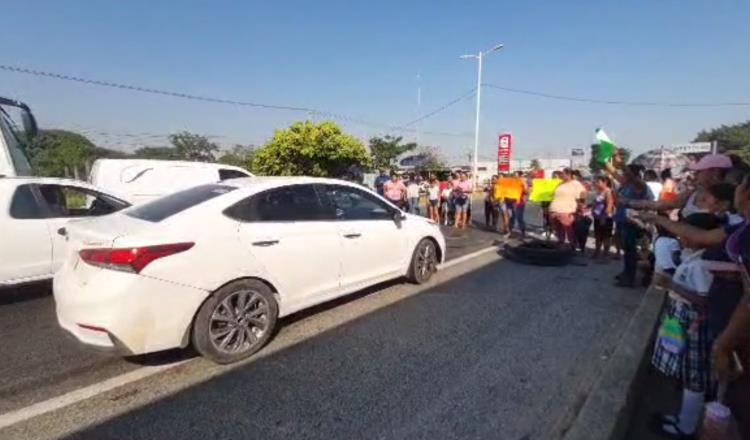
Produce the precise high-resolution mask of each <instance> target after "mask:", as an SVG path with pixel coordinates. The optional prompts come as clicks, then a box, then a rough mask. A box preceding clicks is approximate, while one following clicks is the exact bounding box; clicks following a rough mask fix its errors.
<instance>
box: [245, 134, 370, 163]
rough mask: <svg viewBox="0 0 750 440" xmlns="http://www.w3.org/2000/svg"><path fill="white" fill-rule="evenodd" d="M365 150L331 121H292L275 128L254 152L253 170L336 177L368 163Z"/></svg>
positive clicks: (357, 141)
mask: <svg viewBox="0 0 750 440" xmlns="http://www.w3.org/2000/svg"><path fill="white" fill-rule="evenodd" d="M369 162H370V158H369V156H368V154H367V150H366V149H365V147H364V146H363V145H362V142H360V141H359V140H358V139H356V138H355V137H353V136H351V135H348V134H346V133H344V132H342V130H341V128H340V127H339V126H338V125H336V124H335V123H334V122H330V121H327V122H323V123H320V124H315V123H314V122H311V121H305V122H295V123H293V124H292V125H291V126H290V127H289V128H287V129H284V130H276V132H275V133H274V135H273V138H271V140H270V141H269V142H268V143H267V144H266V145H264V146H263V148H261V149H259V150H257V151H256V153H255V159H254V160H253V171H254V172H255V173H257V174H262V175H281V176H300V175H306V176H319V177H337V176H342V175H344V174H345V173H346V172H347V170H348V169H350V168H351V167H353V166H355V167H357V166H359V167H365V166H368V165H369Z"/></svg>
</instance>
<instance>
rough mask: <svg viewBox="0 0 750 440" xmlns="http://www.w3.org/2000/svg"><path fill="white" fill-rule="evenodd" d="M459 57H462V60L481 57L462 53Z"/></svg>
mask: <svg viewBox="0 0 750 440" xmlns="http://www.w3.org/2000/svg"><path fill="white" fill-rule="evenodd" d="M459 58H461V59H462V60H472V59H474V58H479V57H478V56H476V55H461V56H460V57H459Z"/></svg>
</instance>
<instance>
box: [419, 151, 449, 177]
mask: <svg viewBox="0 0 750 440" xmlns="http://www.w3.org/2000/svg"><path fill="white" fill-rule="evenodd" d="M417 156H418V158H419V165H417V167H416V168H417V169H419V170H422V171H438V170H442V169H445V159H443V156H441V155H440V152H439V151H438V149H437V148H435V147H423V148H420V149H419V153H417Z"/></svg>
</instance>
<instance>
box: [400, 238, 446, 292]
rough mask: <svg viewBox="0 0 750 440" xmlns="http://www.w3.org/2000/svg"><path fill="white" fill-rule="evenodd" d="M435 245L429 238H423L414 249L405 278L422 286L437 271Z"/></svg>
mask: <svg viewBox="0 0 750 440" xmlns="http://www.w3.org/2000/svg"><path fill="white" fill-rule="evenodd" d="M437 265H438V258H437V245H436V244H435V242H434V241H432V240H430V239H429V238H423V239H422V240H421V241H420V242H419V243H418V244H417V247H416V248H414V253H413V254H412V256H411V261H410V262H409V270H408V271H407V273H406V278H407V279H408V280H409V281H411V282H412V283H414V284H424V283H426V282H427V281H429V280H430V278H431V277H432V274H433V273H435V272H436V271H437Z"/></svg>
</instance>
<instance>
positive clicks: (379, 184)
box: [375, 170, 391, 196]
mask: <svg viewBox="0 0 750 440" xmlns="http://www.w3.org/2000/svg"><path fill="white" fill-rule="evenodd" d="M389 180H391V178H390V177H389V176H388V173H387V172H386V170H380V175H379V176H378V177H376V178H375V191H376V192H377V193H378V194H379V195H381V196H384V195H385V192H384V191H383V185H385V183H386V182H388V181H389Z"/></svg>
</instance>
